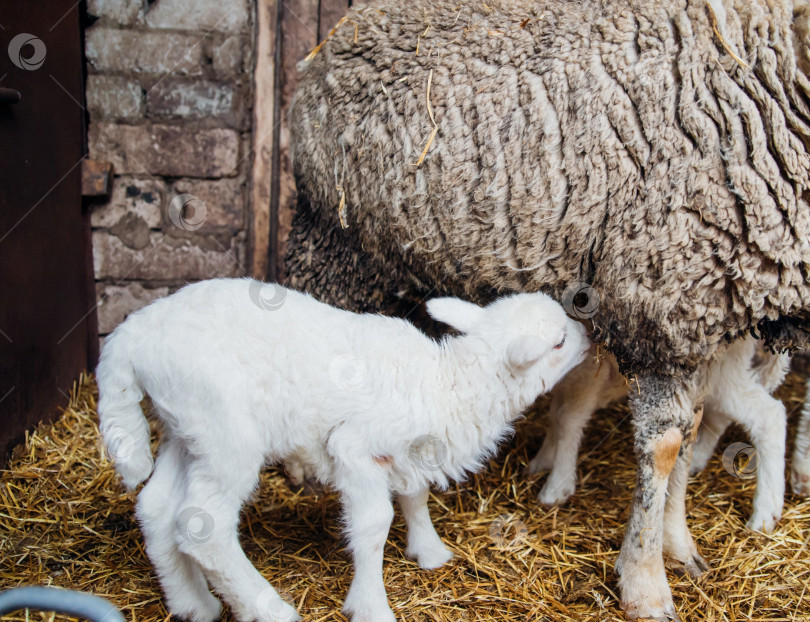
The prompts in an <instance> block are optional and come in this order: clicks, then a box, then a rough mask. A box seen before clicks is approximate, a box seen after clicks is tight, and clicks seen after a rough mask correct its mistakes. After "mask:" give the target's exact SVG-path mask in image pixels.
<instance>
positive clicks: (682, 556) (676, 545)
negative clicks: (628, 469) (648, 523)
mask: <svg viewBox="0 0 810 622" xmlns="http://www.w3.org/2000/svg"><path fill="white" fill-rule="evenodd" d="M702 412H703V410H702V408H697V409H695V420H694V423H693V429H692V432H691V434H687V435H685V436H684V440H683V442H682V443H681V450H680V452H679V453H678V458H677V460H676V461H675V466H674V467H673V469H672V473H670V475H669V484H668V486H667V501H666V507H665V509H664V542H663V552H664V554H665V555H667V556H668V557H670V558H671V559H673V560H675V561H677V562H679V563H680V564H681V565H682V566H683V568H684V569H685V570H686V572H687V573H688V574H689V576H690V577H692V578H693V579H696V578H697V577H699V576H700V575H702V574H703V573H704V572H705V571H706V570H708V569H709V565H708V564H707V563H706V560H704V559H703V557H701V555H700V553H698V550H697V546H696V545H695V541H694V540H693V539H692V534H691V533H690V531H689V527H688V525H687V524H686V485H687V482H688V479H689V478H688V471H689V466H690V462H691V460H690V456H691V453H692V449H691V447H692V441H693V440H694V437H695V431H696V430H697V429H698V428H699V427H700V419H701V413H702Z"/></svg>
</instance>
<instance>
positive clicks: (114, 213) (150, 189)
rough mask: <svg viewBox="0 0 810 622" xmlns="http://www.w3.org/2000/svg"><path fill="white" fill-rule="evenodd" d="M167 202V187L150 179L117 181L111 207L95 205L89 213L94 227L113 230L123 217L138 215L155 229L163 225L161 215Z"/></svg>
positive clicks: (126, 178)
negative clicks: (129, 214)
mask: <svg viewBox="0 0 810 622" xmlns="http://www.w3.org/2000/svg"><path fill="white" fill-rule="evenodd" d="M165 198H166V184H164V183H163V182H162V181H160V180H157V179H154V178H151V177H150V178H148V179H138V178H135V177H116V178H115V181H114V182H113V191H112V196H111V197H110V201H109V203H105V204H104V205H96V206H94V207H93V211H92V212H91V213H90V224H91V226H93V227H112V226H114V225H115V224H116V223H117V222H118V221H119V220H121V219H122V218H123V217H124V215H126V214H128V213H132V214H137V215H138V216H140V217H141V218H143V220H144V221H145V222H146V224H147V225H149V227H151V228H152V229H157V228H159V227H160V226H161V224H162V223H163V218H162V217H161V211H162V210H163V205H164V203H165Z"/></svg>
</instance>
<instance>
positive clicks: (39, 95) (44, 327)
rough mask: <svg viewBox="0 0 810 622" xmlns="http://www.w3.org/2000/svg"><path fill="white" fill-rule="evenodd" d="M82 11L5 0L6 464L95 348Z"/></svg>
mask: <svg viewBox="0 0 810 622" xmlns="http://www.w3.org/2000/svg"><path fill="white" fill-rule="evenodd" d="M83 4H84V3H83V2H81V3H80V2H76V0H36V2H23V1H21V0H0V89H4V90H3V91H0V97H1V98H2V101H3V103H0V463H2V462H3V461H4V460H5V458H6V457H7V455H8V451H9V450H10V448H11V447H12V446H13V444H15V443H17V442H19V441H20V440H22V439H23V437H24V433H25V430H26V429H29V428H31V427H32V426H33V425H34V424H36V423H37V422H39V421H41V420H43V419H48V418H50V417H52V416H53V415H54V414H56V411H57V407H58V406H59V405H60V404H61V405H63V404H65V403H67V395H68V393H69V391H70V388H71V385H72V384H73V382H74V380H76V379H77V377H78V375H79V373H80V372H81V371H82V370H83V369H85V368H87V367H88V363H91V362H92V361H90V360H89V353H91V352H93V346H92V344H93V343H94V342H95V340H96V336H95V329H94V323H95V314H94V306H93V304H94V303H92V302H91V301H92V300H93V298H94V295H93V290H92V280H91V278H92V271H91V269H90V266H91V262H90V253H89V226H88V225H89V223H88V222H87V220H86V218H85V217H84V215H83V213H82V198H81V170H82V159H83V157H84V155H85V152H86V151H85V142H86V139H85V136H86V133H85V111H84V105H83V102H84V78H83V71H84V69H83V51H82V50H83V41H82V28H81V17H82V15H83V10H84V9H83ZM9 90H10V91H12V93H9ZM13 91H19V92H20V94H21V96H22V98H21V100H20V101H19V102H18V103H12V102H13V100H14V97H13Z"/></svg>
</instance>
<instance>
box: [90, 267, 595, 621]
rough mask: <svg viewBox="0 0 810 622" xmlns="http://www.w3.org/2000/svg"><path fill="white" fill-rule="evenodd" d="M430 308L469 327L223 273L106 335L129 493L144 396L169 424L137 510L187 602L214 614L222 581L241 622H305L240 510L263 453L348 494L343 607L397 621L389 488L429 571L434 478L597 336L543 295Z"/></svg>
mask: <svg viewBox="0 0 810 622" xmlns="http://www.w3.org/2000/svg"><path fill="white" fill-rule="evenodd" d="M268 289H269V290H271V291H272V292H274V295H273V296H268V295H263V293H264V294H266V293H267V291H268ZM428 311H429V313H430V314H431V315H432V316H433V317H434V318H435V319H437V320H440V321H442V322H445V323H447V324H449V325H450V326H452V327H454V328H456V329H457V330H458V331H460V332H461V333H462V334H461V335H460V336H456V337H450V338H447V339H445V340H444V341H442V342H436V341H433V340H431V339H429V338H427V337H426V336H424V335H423V334H422V333H420V332H419V331H418V330H417V329H416V328H415V327H414V326H412V325H411V324H409V323H408V322H406V321H404V320H399V319H393V318H387V317H382V316H378V315H357V314H353V313H349V312H347V311H341V310H338V309H335V308H333V307H329V306H327V305H325V304H322V303H319V302H317V301H315V300H314V299H312V298H311V297H309V296H308V295H306V294H301V293H297V292H294V291H290V290H286V289H283V288H281V287H280V286H273V285H269V284H268V285H263V284H261V283H259V282H257V281H251V280H248V279H244V280H213V281H206V282H203V283H198V284H195V285H190V286H188V287H186V288H184V289H182V290H181V291H179V292H177V293H176V294H174V295H172V296H170V297H168V298H165V299H162V300H159V301H157V302H155V303H153V304H151V305H150V306H148V307H146V308H145V309H142V310H141V311H138V312H137V313H134V314H132V315H131V316H130V317H129V318H128V319H127V320H126V321H125V322H124V323H123V324H122V325H121V326H119V327H118V328H117V329H116V330H115V331H114V332H113V334H112V335H111V336H110V337H109V338H108V339H107V341H106V343H105V344H104V351H103V353H102V355H101V362H100V363H99V366H98V372H97V374H98V383H99V390H100V401H99V414H100V419H101V424H100V429H101V432H102V434H103V436H104V440H105V443H106V445H107V447H108V450H109V451H110V452H111V453H112V454H113V455H114V457H115V458H116V469H117V471H118V472H119V474H120V475H121V476H122V477H123V480H124V483H125V484H126V485H127V487H128V488H130V489H131V488H133V487H135V486H137V485H138V484H139V483H140V482H142V481H144V480H145V479H146V478H147V477H148V476H149V474H150V473H151V471H152V454H151V451H150V447H149V427H148V425H147V420H146V418H145V417H144V415H143V413H142V412H141V409H140V406H139V402H140V401H141V399H142V398H143V396H144V393H146V394H148V395H149V396H150V397H151V399H152V402H153V403H154V405H155V410H156V413H157V416H158V418H159V419H160V421H161V423H162V438H161V445H160V451H159V455H158V458H157V462H156V464H155V467H154V468H155V472H154V474H153V475H152V477H151V479H150V480H149V482H148V483H147V484H146V486H145V487H144V489H143V490H142V491H141V493H140V496H139V498H138V501H137V508H136V514H137V517H138V520H139V521H140V524H141V527H142V530H143V533H144V538H145V541H146V551H147V554H148V555H149V558H150V559H151V561H152V563H153V564H154V566H155V569H156V571H157V574H158V577H159V578H160V582H161V585H162V587H163V591H164V593H165V596H166V600H167V602H168V605H169V608H170V609H171V611H172V612H173V613H175V614H176V615H178V616H179V617H181V618H184V619H187V620H192V621H195V622H196V621H199V622H210V621H212V620H215V619H217V618H218V616H219V611H220V604H219V601H218V600H217V599H216V598H215V597H214V596H213V595H212V594H211V593H210V591H209V584H210V586H211V587H213V589H214V590H215V591H216V592H217V593H218V594H220V595H221V596H222V597H223V598H224V600H225V601H226V602H227V603H228V604H229V605H230V607H231V610H232V611H233V614H234V616H235V617H236V619H237V620H240V621H242V622H253V621H258V622H269V621H274V622H278V621H288V620H297V619H299V618H298V614H297V613H296V611H295V609H294V608H293V607H292V606H290V605H288V604H287V603H285V602H284V601H283V600H282V599H281V597H280V596H279V595H278V593H277V592H276V591H275V590H274V589H273V588H272V587H271V586H270V584H269V583H268V582H267V581H266V580H265V579H264V578H263V577H262V576H261V574H260V573H259V572H258V571H257V570H256V569H255V568H254V566H253V565H252V564H251V563H250V562H249V561H248V559H247V558H246V557H245V555H244V552H243V551H242V549H241V547H240V545H239V539H238V532H237V524H238V522H239V512H240V508H241V506H242V504H243V503H244V502H245V500H246V499H247V498H248V497H249V496H250V495H251V493H252V492H253V491H254V489H255V488H256V485H257V481H258V475H259V471H260V470H261V468H262V466H263V465H265V464H266V463H277V462H280V461H284V460H286V459H295V460H299V461H301V462H302V463H304V464H306V468H307V472H308V473H311V474H313V475H314V476H315V477H316V478H317V479H318V480H319V481H320V482H323V483H325V484H328V485H330V486H332V487H334V488H335V489H336V490H337V491H339V493H340V496H341V501H342V504H343V507H344V510H345V521H346V527H347V536H348V544H349V548H350V550H351V552H352V555H353V560H354V568H355V575H354V579H353V581H352V584H351V588H350V589H349V593H348V595H347V597H346V600H345V604H344V607H343V609H344V611H345V612H346V613H347V614H348V615H350V616H351V619H352V620H353V621H354V622H386V621H391V620H394V619H395V618H394V614H393V613H392V611H391V609H390V607H389V606H388V600H387V596H386V592H385V586H384V584H383V575H382V560H383V547H384V546H385V541H386V537H387V534H388V529H389V526H390V524H391V519H392V517H393V514H394V510H393V506H392V501H391V498H392V494H396V495H397V496H398V498H399V502H400V505H401V507H402V511H403V514H404V516H405V521H406V524H407V527H408V543H407V550H406V553H407V554H408V555H409V556H411V557H413V558H415V559H416V561H417V562H418V563H419V565H420V566H421V567H423V568H436V567H438V566H440V565H442V564H443V563H445V562H447V561H448V560H449V559H450V558H451V557H452V553H451V552H450V551H449V550H448V549H447V548H445V546H444V545H443V544H442V542H441V540H440V539H439V536H438V535H437V534H436V531H435V530H434V528H433V524H432V523H431V520H430V516H429V514H428V508H427V503H426V502H427V497H428V488H429V486H430V485H431V484H434V485H437V486H439V487H444V486H447V484H448V480H450V479H453V480H458V479H460V478H463V477H464V476H465V473H467V472H468V471H471V470H475V469H477V468H479V467H480V466H481V465H482V464H483V462H484V460H485V459H486V458H487V457H488V456H490V455H491V454H492V453H493V452H494V451H495V448H496V446H497V445H498V443H499V441H500V440H501V439H503V438H504V436H505V435H507V434H508V433H509V432H510V430H511V428H512V423H513V422H514V421H515V420H516V418H518V417H519V416H520V415H521V413H522V412H523V411H524V410H525V409H526V408H527V407H528V406H530V405H531V403H532V402H533V401H534V400H535V398H536V397H537V396H538V395H540V394H542V393H544V392H546V391H548V390H550V389H551V387H552V386H554V384H555V383H556V382H557V381H558V380H559V379H560V378H562V377H563V376H564V375H565V374H566V373H567V372H568V371H569V370H570V369H571V368H573V367H574V366H575V365H576V364H578V363H579V362H580V361H582V359H583V357H584V356H585V354H586V353H587V351H588V348H589V344H588V340H587V337H586V335H585V330H584V329H583V328H582V326H581V325H580V324H578V323H577V322H575V321H573V320H571V319H569V318H568V317H567V316H566V314H565V312H564V311H563V309H562V307H561V306H560V305H558V304H557V303H556V302H554V301H553V300H552V299H551V298H549V297H548V296H545V295H543V294H539V293H538V294H519V295H515V296H510V297H506V298H501V299H499V300H497V301H496V302H494V303H492V304H491V305H489V306H487V307H484V308H482V307H478V306H476V305H474V304H470V303H467V302H464V301H461V300H458V299H455V298H438V299H434V300H431V301H430V302H428ZM191 522H193V523H194V524H193V525H190V523H191Z"/></svg>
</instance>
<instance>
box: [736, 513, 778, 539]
mask: <svg viewBox="0 0 810 622" xmlns="http://www.w3.org/2000/svg"><path fill="white" fill-rule="evenodd" d="M780 518H782V515H781V512H780V513H778V514H776V513H773V512H767V511H766V512H757V511H755V512H754V513H753V514H752V515H751V518H749V519H748V522H747V523H745V526H746V527H747V528H748V529H750V530H751V531H758V532H760V533H764V534H772V533H773V532H774V530H775V529H776V525H777V523H778V522H779V519H780Z"/></svg>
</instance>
